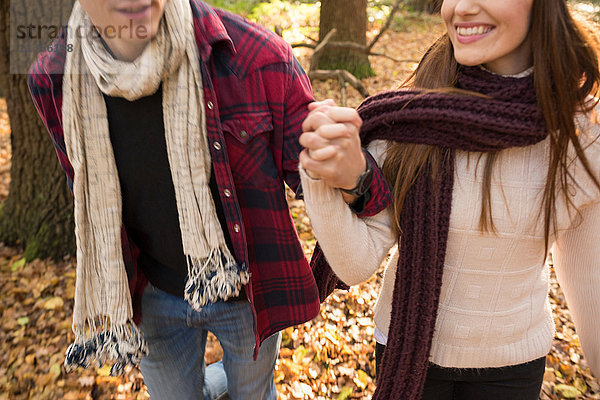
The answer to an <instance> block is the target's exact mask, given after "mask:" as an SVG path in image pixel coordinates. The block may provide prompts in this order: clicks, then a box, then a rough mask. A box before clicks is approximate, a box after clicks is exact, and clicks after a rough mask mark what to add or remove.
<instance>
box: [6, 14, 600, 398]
mask: <svg viewBox="0 0 600 400" xmlns="http://www.w3.org/2000/svg"><path fill="white" fill-rule="evenodd" d="M442 32H443V26H442V25H441V23H440V21H439V19H437V18H436V17H425V18H419V17H417V16H414V15H408V14H407V19H406V21H405V25H404V28H403V29H401V30H400V31H389V32H387V33H386V34H385V35H384V36H383V38H382V39H381V41H380V42H379V43H378V44H377V47H376V48H375V50H376V51H379V52H385V53H387V54H390V55H393V56H394V57H396V58H401V59H409V60H418V59H419V58H420V56H421V55H422V53H423V52H424V50H425V49H426V48H427V46H428V45H429V44H430V43H432V42H433V40H434V39H435V38H437V37H438V36H439V35H440V34H441V33H442ZM376 33H377V31H376V30H372V31H370V32H369V35H370V36H371V37H372V36H373V35H375V34H376ZM296 37H302V35H301V34H297V35H296ZM297 55H298V57H299V59H300V60H301V62H302V64H303V65H304V66H305V67H306V66H307V65H308V57H309V56H310V51H306V50H298V52H297ZM372 64H373V67H374V69H375V70H376V71H377V76H376V77H373V78H369V79H367V80H365V83H366V85H367V87H368V88H369V90H370V92H371V93H377V92H379V91H382V90H386V89H390V88H394V87H397V86H398V84H399V83H400V82H401V81H402V80H403V79H405V78H406V76H407V75H408V74H409V73H410V71H411V70H412V69H413V68H414V67H415V64H414V63H412V62H403V63H399V64H396V63H394V62H393V61H391V60H388V59H385V58H380V57H374V58H372ZM314 92H315V97H316V98H317V99H324V98H333V99H335V100H337V101H339V100H340V91H339V86H338V83H337V82H333V81H330V82H315V83H314ZM361 101H362V99H361V98H360V95H359V94H358V93H356V92H355V91H354V90H353V89H349V90H348V102H349V105H351V106H357V105H358V104H359V103H360V102H361ZM9 135H10V127H9V124H8V118H7V115H6V103H5V102H4V100H3V99H0V201H2V200H4V199H5V198H6V195H7V194H8V185H9V182H10V176H9V169H10V137H9ZM48 145H50V142H49V143H48ZM289 202H290V208H291V212H292V215H293V217H294V220H295V222H296V227H297V230H298V233H299V235H300V238H301V240H302V242H303V246H304V249H305V252H306V254H307V256H308V257H310V254H311V253H312V249H313V248H314V244H315V239H314V236H313V233H312V230H311V227H310V221H309V219H308V217H307V216H306V214H305V210H304V206H303V204H302V202H300V201H297V200H293V199H292V197H291V196H289ZM381 275H382V273H381V271H379V272H378V274H376V275H375V276H373V277H372V278H371V279H370V280H369V281H368V282H366V283H363V284H361V285H359V286H356V287H353V288H351V289H350V290H349V291H347V292H343V291H337V292H335V293H334V294H333V295H332V296H330V298H329V299H328V300H327V302H326V303H325V304H324V305H323V307H322V309H321V313H320V315H319V316H318V317H317V318H315V319H314V320H313V321H310V322H308V323H306V324H303V325H300V326H297V327H291V328H288V329H286V330H285V331H284V332H283V339H282V346H281V351H280V356H279V360H278V362H277V367H276V370H275V381H276V383H277V389H278V392H279V397H280V399H282V400H287V399H290V400H291V399H338V400H345V399H369V398H371V395H372V394H373V391H374V389H375V381H374V377H375V365H374V346H375V343H374V340H373V330H374V326H373V320H372V310H373V306H374V303H375V299H376V297H377V293H378V290H379V286H380V283H381ZM74 281H75V269H74V262H73V260H72V259H70V258H69V259H66V260H64V261H62V262H59V263H54V262H50V261H40V260H37V261H33V262H30V263H25V262H24V260H23V259H22V254H21V253H20V252H19V251H18V250H17V249H12V248H8V247H5V246H1V245H0V313H1V315H2V318H1V320H0V324H1V330H0V400H4V399H67V400H76V399H82V400H83V399H97V400H105V399H148V393H147V392H146V390H145V387H144V385H143V378H142V376H141V374H140V373H139V371H138V370H136V369H131V370H129V371H128V372H127V373H126V374H125V376H123V377H119V378H114V377H110V376H108V370H107V369H106V368H101V369H96V370H93V369H92V370H88V371H84V370H77V371H75V372H74V373H70V374H66V373H65V371H64V369H63V367H62V361H63V356H64V352H65V349H66V347H67V345H68V343H69V341H70V340H71V339H72V338H73V336H72V333H71V328H70V326H71V311H72V307H73V294H74ZM550 298H551V304H552V308H553V311H554V316H555V323H556V327H557V332H556V338H555V341H554V346H553V348H552V351H551V353H550V355H549V357H548V359H547V370H546V374H545V376H544V385H543V392H542V395H541V398H542V399H544V400H557V399H600V386H599V384H598V381H597V380H596V379H594V378H593V376H592V375H591V372H590V370H589V368H588V367H587V364H586V362H585V359H584V358H583V355H582V352H581V347H580V343H579V339H578V337H577V334H576V333H575V328H574V326H573V323H572V320H571V317H570V315H569V312H568V309H567V308H566V304H565V299H564V296H563V294H562V292H561V291H560V288H559V287H558V284H557V283H556V279H555V278H554V276H553V278H552V287H551V295H550ZM220 356H221V349H220V346H219V345H218V343H217V342H216V340H215V339H214V337H212V338H210V339H209V345H208V348H207V352H206V360H207V362H208V363H211V362H214V361H216V360H218V359H219V358H220Z"/></svg>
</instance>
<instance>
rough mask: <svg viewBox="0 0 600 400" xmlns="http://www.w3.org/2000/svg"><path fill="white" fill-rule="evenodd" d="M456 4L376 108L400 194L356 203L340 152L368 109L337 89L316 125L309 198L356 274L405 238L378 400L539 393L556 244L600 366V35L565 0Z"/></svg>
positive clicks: (576, 314) (389, 303)
mask: <svg viewBox="0 0 600 400" xmlns="http://www.w3.org/2000/svg"><path fill="white" fill-rule="evenodd" d="M442 17H443V19H444V22H445V24H446V28H447V33H446V34H445V35H444V36H443V37H442V38H440V39H439V40H438V41H437V42H436V43H435V44H434V45H433V46H432V47H431V48H430V49H429V51H428V52H427V53H426V55H425V56H424V57H423V59H422V60H421V62H420V64H419V66H418V68H417V70H416V71H415V73H414V74H413V76H412V77H411V78H410V80H409V82H408V84H407V85H406V87H404V88H401V89H400V90H397V91H391V92H386V93H381V94H378V95H376V96H373V97H371V98H369V99H367V100H366V101H365V102H364V103H363V104H362V105H361V106H360V107H359V109H358V115H359V116H360V117H361V118H362V120H363V124H362V127H361V128H360V138H361V140H362V144H363V146H367V148H368V149H369V151H370V152H371V153H372V155H373V156H374V158H375V159H376V160H377V161H378V163H379V165H380V166H381V168H382V170H383V172H384V174H385V176H386V178H387V180H388V182H389V184H390V185H391V186H392V190H393V203H392V205H390V206H389V207H388V208H387V209H386V210H384V211H382V212H381V213H379V214H377V215H375V216H373V217H371V218H367V219H364V220H361V219H358V218H356V217H355V216H354V215H352V213H351V212H350V211H348V210H347V207H346V206H345V204H344V198H343V197H342V193H341V192H340V190H338V189H336V188H335V187H334V186H336V185H335V181H334V180H333V179H332V177H333V176H335V175H336V174H337V175H339V171H337V172H336V171H332V170H331V168H330V161H331V160H332V159H335V158H336V157H339V154H340V149H343V148H344V147H345V146H346V144H347V142H348V141H349V140H351V138H353V137H355V135H356V132H357V126H359V125H360V124H352V123H347V121H349V120H350V118H349V117H348V110H347V109H341V108H339V107H335V106H334V105H332V104H331V103H320V104H317V105H314V106H312V111H311V114H310V115H309V117H308V118H307V120H306V121H305V124H304V130H305V133H304V135H303V137H302V138H301V143H302V144H303V145H304V146H305V147H306V148H307V150H306V151H305V152H303V154H302V155H301V158H300V160H301V164H302V167H303V168H302V171H301V173H302V178H303V181H302V183H303V188H304V195H305V201H306V207H307V212H308V214H309V216H310V217H311V220H312V224H313V228H314V231H315V234H316V236H317V237H318V238H319V241H320V245H321V248H322V251H323V253H324V255H325V257H326V259H327V262H328V263H329V265H330V266H331V268H332V269H333V271H334V272H335V273H336V274H337V276H338V277H339V278H340V279H341V280H342V281H344V282H346V283H347V284H351V285H352V284H357V283H359V282H362V281H364V280H366V279H367V278H369V277H370V276H371V275H372V274H373V273H374V272H375V271H376V270H377V268H378V267H379V265H380V263H381V262H382V261H383V259H384V258H385V256H386V255H387V254H388V251H389V250H390V248H392V247H393V246H394V245H395V244H397V245H398V246H397V251H395V252H394V253H393V255H392V257H391V259H390V261H389V262H388V264H387V267H386V271H385V275H384V281H383V286H382V289H381V293H380V296H379V299H378V302H377V305H376V308H375V324H376V335H375V336H376V340H377V343H378V344H377V349H378V352H377V353H378V354H377V355H378V357H377V358H378V364H380V368H378V387H377V390H376V393H375V396H374V398H375V399H386V400H387V399H419V398H422V399H438V400H444V399H461V400H463V399H483V398H486V399H526V400H528V399H531V400H533V399H537V398H538V396H539V392H540V388H541V383H542V379H543V374H544V366H545V356H546V354H547V353H548V351H549V349H550V347H551V345H552V339H553V332H554V322H553V318H552V312H551V308H550V305H549V302H548V296H547V293H548V281H549V270H548V268H547V267H545V265H544V260H545V258H546V255H547V253H548V251H549V250H552V254H553V261H554V266H555V269H556V273H557V275H558V278H559V281H560V283H561V285H562V288H563V290H564V292H565V295H566V297H567V301H568V304H569V308H570V311H571V314H572V315H573V319H574V321H575V323H576V327H577V331H578V334H579V337H580V339H581V343H582V346H583V349H584V352H585V356H586V360H587V362H588V364H589V366H590V367H591V368H592V370H593V371H595V373H596V374H600V337H599V332H600V296H598V295H597V293H598V291H600V139H599V136H600V122H599V119H598V115H599V113H600V106H598V95H599V94H600V71H599V66H598V57H599V50H598V45H597V42H596V41H595V40H594V39H593V38H592V37H589V36H588V34H587V33H586V30H585V29H583V28H582V27H581V26H579V25H578V23H576V21H575V20H574V19H573V18H572V16H571V14H570V11H569V9H568V7H567V4H566V1H565V0H505V1H498V2H491V1H485V0H444V1H443V4H442ZM342 110H343V112H344V113H345V116H344V118H343V119H340V118H339V116H340V115H342ZM361 162H364V160H361ZM363 165H364V164H363ZM316 178H322V179H316ZM337 186H339V185H337ZM345 188H346V189H348V188H347V187H345ZM347 197H348V196H347V195H346V200H348V198H347ZM317 257H318V256H317ZM318 258H319V260H321V261H324V258H323V257H318ZM315 264H319V262H316V263H315ZM316 270H317V271H324V268H323V266H322V265H316ZM381 355H382V358H381V359H380V356H381Z"/></svg>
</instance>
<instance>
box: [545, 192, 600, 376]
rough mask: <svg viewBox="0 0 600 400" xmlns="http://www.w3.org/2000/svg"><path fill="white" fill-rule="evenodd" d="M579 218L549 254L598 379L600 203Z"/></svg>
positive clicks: (587, 356) (585, 209)
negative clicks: (578, 221) (577, 223)
mask: <svg viewBox="0 0 600 400" xmlns="http://www.w3.org/2000/svg"><path fill="white" fill-rule="evenodd" d="M581 216H582V220H581V223H580V224H579V225H575V227H574V228H573V229H570V230H568V231H565V232H564V233H563V234H562V235H560V236H559V237H558V239H557V240H556V242H555V243H554V246H553V247H552V255H553V260H554V268H555V271H556V275H557V277H558V280H559V283H560V285H561V288H562V289H563V291H564V293H565V296H566V299H567V303H568V306H569V311H570V312H571V315H572V316H573V321H574V322H575V327H576V329H577V333H578V335H579V338H580V341H581V345H582V348H583V352H584V354H585V358H586V360H587V362H588V364H589V366H590V368H591V369H592V371H593V372H594V374H595V375H596V377H597V378H600V296H598V292H599V291H600V203H595V204H592V205H590V206H588V207H585V208H584V209H582V210H581Z"/></svg>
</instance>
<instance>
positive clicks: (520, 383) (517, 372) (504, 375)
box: [375, 343, 546, 400]
mask: <svg viewBox="0 0 600 400" xmlns="http://www.w3.org/2000/svg"><path fill="white" fill-rule="evenodd" d="M384 350H385V346H383V345H381V344H379V343H377V346H376V347H375V364H376V370H377V371H379V367H380V365H381V357H382V355H383V351H384ZM545 366H546V357H542V358H538V359H537V360H533V361H530V362H527V363H525V364H519V365H511V366H508V367H502V368H443V367H440V366H438V365H435V364H430V366H429V369H428V370H427V377H426V378H425V387H424V392H423V397H422V398H421V399H422V400H538V399H539V396H540V390H541V388H542V381H543V379H544V370H545Z"/></svg>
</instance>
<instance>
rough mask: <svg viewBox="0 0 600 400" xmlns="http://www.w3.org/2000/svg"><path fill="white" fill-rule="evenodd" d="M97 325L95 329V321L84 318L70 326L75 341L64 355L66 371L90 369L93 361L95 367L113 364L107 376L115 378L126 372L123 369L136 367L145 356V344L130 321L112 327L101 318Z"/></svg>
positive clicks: (146, 351) (106, 320)
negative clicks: (77, 323) (80, 368)
mask: <svg viewBox="0 0 600 400" xmlns="http://www.w3.org/2000/svg"><path fill="white" fill-rule="evenodd" d="M100 325H101V326H100V327H97V326H96V322H95V321H93V320H90V319H87V320H86V321H85V323H84V324H82V325H79V326H74V327H73V332H75V340H74V342H73V343H72V344H71V345H70V346H69V348H68V349H67V352H66V355H65V369H66V370H67V372H71V371H73V370H74V369H75V368H77V367H82V368H89V367H90V365H91V364H92V362H93V361H95V364H96V366H97V367H98V368H100V367H102V366H103V365H104V364H107V363H111V362H112V363H113V365H112V368H111V369H110V374H111V375H112V376H118V375H122V374H123V373H124V372H125V367H126V366H128V365H130V366H137V365H139V363H140V361H141V360H142V358H143V357H145V356H147V355H148V345H147V344H146V341H145V340H144V337H143V335H142V333H141V332H140V330H139V329H138V328H137V327H136V325H135V324H134V323H133V321H128V322H126V323H125V324H119V325H111V324H110V322H109V320H108V318H104V319H103V321H102V322H101V324H100ZM109 325H111V326H110V327H108V326H109ZM86 330H87V331H88V332H89V333H90V334H86Z"/></svg>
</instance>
